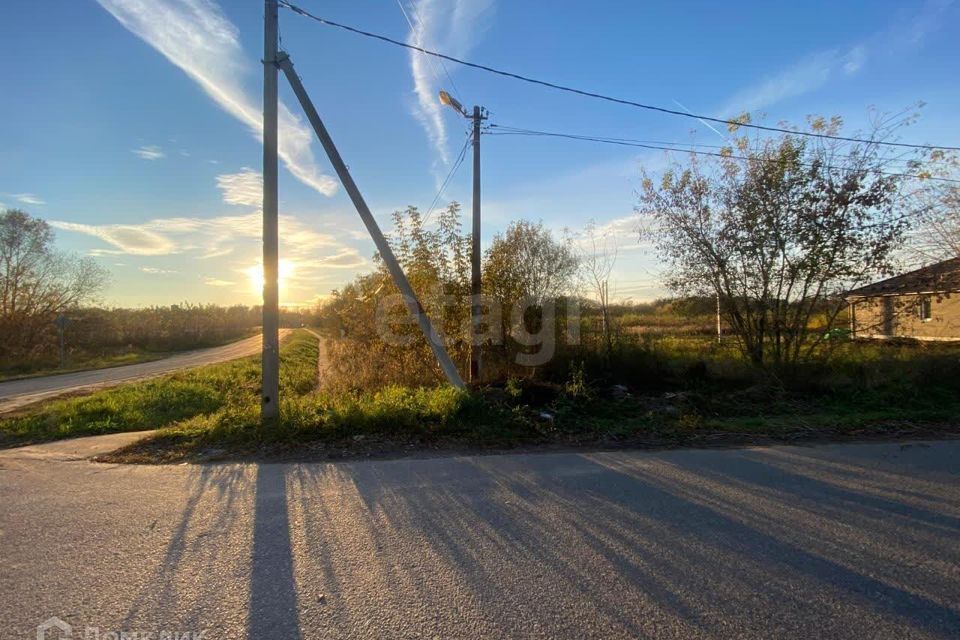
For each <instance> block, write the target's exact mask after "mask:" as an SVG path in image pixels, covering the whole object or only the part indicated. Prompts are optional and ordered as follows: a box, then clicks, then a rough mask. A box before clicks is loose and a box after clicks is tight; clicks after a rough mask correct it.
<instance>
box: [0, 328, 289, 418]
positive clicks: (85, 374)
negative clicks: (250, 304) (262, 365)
mask: <svg viewBox="0 0 960 640" xmlns="http://www.w3.org/2000/svg"><path fill="white" fill-rule="evenodd" d="M281 332H282V333H283V334H286V333H287V332H289V329H281ZM261 343H262V337H261V336H253V337H252V338H247V339H245V340H240V341H238V342H232V343H230V344H226V345H223V346H220V347H211V348H209V349H196V350H194V351H184V352H183V353H178V354H176V355H173V356H170V357H169V358H164V359H162V360H154V361H153V362H141V363H139V364H129V365H124V366H122V367H110V368H108V369H94V370H91V371H77V372H75V373H62V374H58V375H53V376H43V377H41V378H24V379H22V380H11V381H9V382H0V414H3V413H8V412H10V411H14V410H16V409H19V408H21V407H24V406H26V405H28V404H32V403H34V402H39V401H41V400H46V399H49V398H53V397H55V396H60V395H64V394H68V393H76V392H79V391H91V390H94V389H101V388H104V387H112V386H116V385H118V384H123V383H124V382H133V381H135V380H144V379H146V378H154V377H156V376H161V375H163V374H165V373H171V372H173V371H178V370H180V369H189V368H191V367H199V366H202V365H205V364H215V363H217V362H225V361H227V360H234V359H236V358H243V357H245V356H251V355H254V354H257V353H260V345H261Z"/></svg>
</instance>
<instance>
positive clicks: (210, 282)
mask: <svg viewBox="0 0 960 640" xmlns="http://www.w3.org/2000/svg"><path fill="white" fill-rule="evenodd" d="M203 284H205V285H207V286H208V287H232V286H233V285H235V284H237V283H236V282H234V281H233V280H221V279H220V278H213V277H206V278H204V279H203Z"/></svg>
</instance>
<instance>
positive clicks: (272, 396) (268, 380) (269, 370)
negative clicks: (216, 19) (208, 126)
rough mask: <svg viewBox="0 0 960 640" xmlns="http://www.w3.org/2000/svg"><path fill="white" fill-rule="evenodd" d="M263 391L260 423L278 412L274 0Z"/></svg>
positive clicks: (266, 70) (266, 91)
mask: <svg viewBox="0 0 960 640" xmlns="http://www.w3.org/2000/svg"><path fill="white" fill-rule="evenodd" d="M263 18H264V19H263V360H262V368H263V391H262V393H261V394H260V415H261V418H262V420H263V422H264V423H269V422H272V421H274V420H276V419H277V417H278V416H279V415H280V286H279V277H278V272H279V252H280V249H279V232H278V230H277V171H278V168H277V80H278V77H277V76H278V72H277V39H278V36H277V32H278V28H277V0H265V2H264V16H263Z"/></svg>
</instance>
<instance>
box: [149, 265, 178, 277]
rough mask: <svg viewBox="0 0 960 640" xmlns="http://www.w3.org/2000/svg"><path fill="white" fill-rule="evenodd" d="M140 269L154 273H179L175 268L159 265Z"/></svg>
mask: <svg viewBox="0 0 960 640" xmlns="http://www.w3.org/2000/svg"><path fill="white" fill-rule="evenodd" d="M140 271H142V272H143V273H149V274H152V275H157V276H160V275H169V274H171V273H179V272H178V271H175V270H173V269H160V268H159V267H140Z"/></svg>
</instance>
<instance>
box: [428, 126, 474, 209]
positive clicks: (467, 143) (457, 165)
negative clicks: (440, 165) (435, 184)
mask: <svg viewBox="0 0 960 640" xmlns="http://www.w3.org/2000/svg"><path fill="white" fill-rule="evenodd" d="M470 140H471V136H470V135H467V139H466V140H465V141H464V143H463V147H462V148H461V149H460V153H459V155H457V159H456V160H455V161H454V163H453V165H452V166H451V167H450V171H449V173H447V177H446V178H444V180H443V183H442V184H441V185H440V188H439V189H438V190H437V195H436V196H434V198H433V202H431V203H430V208H429V209H428V210H427V213H426V214H425V215H424V216H423V224H427V223H428V222H430V214H432V213H433V210H434V209H435V208H436V206H437V203H439V202H440V198H441V197H442V196H443V192H444V190H446V188H447V185H448V184H449V183H450V180H451V179H452V178H453V176H454V174H456V173H457V169H459V168H460V165H461V164H463V160H464V158H466V157H467V148H468V147H469V146H470Z"/></svg>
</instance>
